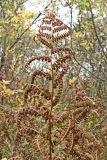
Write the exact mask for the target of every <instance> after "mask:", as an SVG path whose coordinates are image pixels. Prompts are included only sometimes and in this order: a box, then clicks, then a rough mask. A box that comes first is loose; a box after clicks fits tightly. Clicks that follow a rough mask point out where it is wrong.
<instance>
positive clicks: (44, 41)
mask: <svg viewBox="0 0 107 160" xmlns="http://www.w3.org/2000/svg"><path fill="white" fill-rule="evenodd" d="M37 38H38V40H39V41H40V42H41V43H42V44H44V45H45V46H47V47H49V48H50V49H51V48H52V43H50V42H48V41H47V40H46V39H44V38H42V36H41V35H40V34H37ZM34 40H35V38H34Z"/></svg>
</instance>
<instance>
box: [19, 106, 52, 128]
mask: <svg viewBox="0 0 107 160" xmlns="http://www.w3.org/2000/svg"><path fill="white" fill-rule="evenodd" d="M48 114H49V110H48V109H47V108H46V107H40V108H38V109H34V108H29V107H27V108H23V109H22V110H20V111H19V112H18V113H17V119H16V126H17V128H21V122H22V120H24V117H26V116H29V115H30V116H35V117H36V118H37V117H39V116H42V117H43V118H44V119H45V120H47V118H48Z"/></svg>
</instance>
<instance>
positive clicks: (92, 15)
mask: <svg viewBox="0 0 107 160" xmlns="http://www.w3.org/2000/svg"><path fill="white" fill-rule="evenodd" d="M88 3H89V8H90V13H91V17H92V23H93V27H94V31H95V35H96V38H97V40H98V43H99V45H100V47H101V50H102V52H103V54H104V56H105V58H106V59H107V55H106V53H105V51H104V48H103V46H102V44H101V41H100V38H99V36H98V33H97V29H96V25H95V21H94V14H93V11H92V7H91V3H90V0H88Z"/></svg>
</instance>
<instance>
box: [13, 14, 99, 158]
mask: <svg viewBox="0 0 107 160" xmlns="http://www.w3.org/2000/svg"><path fill="white" fill-rule="evenodd" d="M70 32H71V29H70V28H69V27H68V26H67V25H65V24H64V23H63V22H62V21H61V20H59V19H58V18H57V17H56V16H55V15H54V14H53V13H50V12H46V14H45V16H44V18H43V19H42V23H41V25H40V27H39V30H38V34H37V35H36V36H35V37H34V40H35V41H36V40H37V39H38V40H39V41H40V42H41V43H42V44H43V45H45V46H46V47H47V50H50V54H49V55H44V56H43V55H42V56H41V55H40V56H33V57H32V58H30V59H29V60H28V62H27V63H26V65H25V68H26V69H27V68H28V67H29V66H30V64H31V63H32V62H33V61H39V63H40V64H41V62H43V63H45V64H46V65H47V64H48V69H46V68H44V67H43V68H42V69H38V68H36V70H35V71H34V72H33V73H32V75H31V83H30V84H28V85H26V87H25V92H24V101H25V103H26V104H30V102H31V101H32V100H34V102H35V100H37V99H39V102H40V104H39V105H37V106H36V107H35V106H33V107H30V106H28V107H25V108H23V109H22V110H20V111H19V112H18V114H17V120H16V127H17V133H16V136H15V144H14V147H13V158H11V160H22V159H24V160H70V159H73V160H76V159H78V160H94V159H95V157H94V156H93V155H92V154H91V152H93V153H94V151H93V149H94V150H95V147H97V150H98V147H99V141H97V140H96V138H95V137H94V136H93V135H92V134H90V133H88V132H86V131H84V130H82V129H81V128H79V127H78V125H77V124H78V123H79V121H81V119H84V118H85V117H86V115H87V113H88V112H89V111H90V110H91V107H89V103H90V105H91V106H93V107H95V103H94V101H93V100H91V99H87V98H86V97H85V95H84V94H82V95H81V94H80V93H81V90H82V89H81V87H80V86H79V85H77V86H79V87H77V96H76V97H75V98H74V99H75V100H74V101H75V104H74V106H75V108H74V111H73V110H72V112H71V111H70V110H69V108H67V107H65V108H64V110H63V112H62V113H61V114H60V115H57V114H56V112H55V109H56V108H57V105H58V102H59V100H60V99H61V95H62V92H63V77H64V75H65V74H66V73H67V70H68V66H69V62H70V61H71V59H72V51H71V49H70V48H68V47H66V46H65V45H61V44H63V42H64V39H65V38H66V37H68V36H69V34H70ZM60 40H63V41H60ZM38 77H39V78H41V79H42V80H44V81H42V83H41V81H40V79H39V81H36V80H37V79H38ZM39 83H40V84H39ZM80 102H81V103H82V107H81V106H79V105H77V103H78V104H79V103H80ZM86 102H87V103H88V104H86ZM83 104H86V107H84V105H83ZM76 105H77V106H76ZM87 105H88V107H87ZM35 119H36V120H35ZM24 139H26V140H27V142H28V144H29V145H28V146H27V147H26V143H27V142H24V144H23V145H21V143H22V141H24ZM87 143H88V144H90V143H92V144H93V146H92V148H89V146H88V144H87ZM85 145H86V146H85ZM84 146H85V147H84ZM87 146H88V147H87ZM97 150H95V151H97ZM15 156H16V157H15Z"/></svg>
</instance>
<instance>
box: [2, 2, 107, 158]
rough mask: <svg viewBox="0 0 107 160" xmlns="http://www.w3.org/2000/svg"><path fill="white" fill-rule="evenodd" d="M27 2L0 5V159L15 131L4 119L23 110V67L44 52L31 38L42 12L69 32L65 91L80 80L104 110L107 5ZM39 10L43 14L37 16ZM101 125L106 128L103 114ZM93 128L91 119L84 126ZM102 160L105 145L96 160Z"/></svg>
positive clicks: (6, 155)
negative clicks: (70, 57) (68, 57)
mask: <svg viewBox="0 0 107 160" xmlns="http://www.w3.org/2000/svg"><path fill="white" fill-rule="evenodd" d="M28 1H29V0H0V113H1V114H0V136H1V137H2V138H1V139H0V159H2V158H10V157H11V152H10V150H11V146H12V143H13V142H12V136H13V135H14V129H13V128H12V125H9V126H6V122H5V116H7V115H8V116H9V117H13V115H11V114H12V113H13V111H18V110H20V109H21V108H22V107H23V105H24V99H23V91H24V86H25V85H26V84H27V83H28V82H29V81H30V78H29V76H30V74H31V71H32V70H33V67H34V66H32V67H31V69H30V70H29V72H26V71H25V69H24V66H25V63H26V62H27V60H28V59H29V57H31V56H34V55H42V52H41V49H43V47H44V48H45V46H43V45H41V44H40V43H39V41H36V42H34V40H33V37H34V36H35V35H36V33H37V30H38V25H39V21H40V20H41V17H42V16H43V14H44V12H45V10H46V9H49V10H51V11H53V12H54V13H55V14H56V15H57V16H58V17H59V18H60V19H61V20H62V21H63V22H64V23H66V24H68V25H69V26H70V27H71V28H72V32H71V35H70V38H69V39H67V41H66V42H65V43H66V44H67V45H68V46H69V47H71V48H72V51H73V53H72V54H73V58H72V61H71V63H70V65H69V70H68V72H67V74H66V77H65V79H64V84H65V88H66V87H67V86H69V85H71V86H73V85H75V83H77V82H79V81H85V84H86V85H85V86H86V88H85V89H86V93H87V95H88V96H89V97H95V98H98V99H100V100H101V102H102V104H103V105H104V106H105V110H107V108H106V106H107V2H106V0H53V1H45V4H44V3H43V2H44V1H43V0H35V1H31V2H30V1H29V3H28V4H27V2H28ZM30 3H31V4H33V5H34V6H36V7H37V10H35V12H34V11H32V7H29V6H28V5H29V4H30ZM26 5H27V6H26ZM40 6H41V8H42V11H40V12H39V7H40ZM27 8H31V11H29V10H30V9H29V10H27ZM64 10H65V12H64ZM47 53H48V51H47ZM38 66H39V64H38ZM43 67H47V66H43ZM70 91H71V92H69V95H68V97H69V96H70V95H71V94H72V87H71V88H70ZM67 101H68V100H67V99H66V101H64V104H66V103H67ZM36 103H37V104H38V103H39V102H38V101H37V102H36ZM27 105H28V106H29V104H27ZM7 113H10V115H9V114H7ZM102 118H103V116H102ZM104 120H105V122H104V125H106V124H107V113H106V118H105V119H104ZM93 125H94V123H93V120H92V119H90V123H89V127H90V128H91V127H94V126H93ZM7 128H8V129H7ZM3 130H6V131H7V132H5V131H3ZM4 137H5V138H6V141H4ZM106 159H107V140H106V142H105V146H104V152H103V155H102V159H101V160H106Z"/></svg>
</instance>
